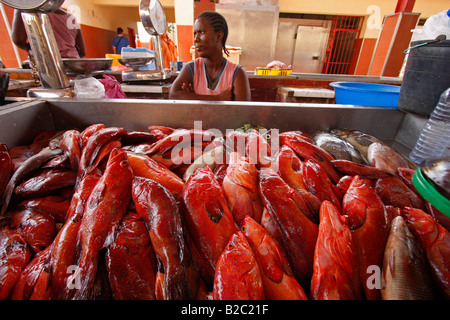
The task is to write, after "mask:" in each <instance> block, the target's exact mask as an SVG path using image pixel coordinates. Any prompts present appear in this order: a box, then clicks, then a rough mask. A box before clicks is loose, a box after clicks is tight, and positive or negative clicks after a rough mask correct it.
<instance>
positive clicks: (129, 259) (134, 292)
mask: <svg viewBox="0 0 450 320" xmlns="http://www.w3.org/2000/svg"><path fill="white" fill-rule="evenodd" d="M106 265H107V268H108V275H109V282H110V285H111V290H112V294H113V297H114V299H116V300H155V298H156V295H155V281H156V260H155V254H154V252H153V248H152V245H151V242H150V236H149V233H148V230H147V227H146V225H145V222H144V221H143V220H142V219H141V218H140V217H139V215H138V214H136V213H135V212H128V214H127V215H126V216H125V217H123V219H122V221H121V222H120V226H119V229H118V232H117V237H116V239H115V240H114V243H113V244H112V245H111V246H109V247H108V249H107V252H106Z"/></svg>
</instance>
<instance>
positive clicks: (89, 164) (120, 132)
mask: <svg viewBox="0 0 450 320" xmlns="http://www.w3.org/2000/svg"><path fill="white" fill-rule="evenodd" d="M126 134H127V131H126V130H125V129H123V128H118V127H108V128H103V129H100V130H98V131H95V132H94V133H93V134H92V135H91V136H89V139H88V140H87V142H86V145H84V146H83V149H82V153H81V158H80V165H79V169H78V177H79V179H80V178H81V177H82V176H84V175H85V174H87V173H89V172H90V171H92V170H93V169H94V168H95V166H94V165H93V164H94V163H95V161H96V159H97V156H98V155H99V153H100V150H101V149H102V148H103V147H104V146H105V145H107V144H108V143H110V142H112V141H115V140H119V139H120V138H122V137H124V136H125V135H126ZM82 139H83V138H82Z"/></svg>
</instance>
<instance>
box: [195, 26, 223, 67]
mask: <svg viewBox="0 0 450 320" xmlns="http://www.w3.org/2000/svg"><path fill="white" fill-rule="evenodd" d="M222 37H223V33H222V32H221V31H219V32H217V33H216V32H214V29H213V28H212V26H211V24H210V23H209V20H208V19H205V18H199V19H197V20H195V24H194V46H195V49H196V50H197V53H198V55H199V56H200V57H202V58H208V57H211V56H213V55H215V54H219V55H222Z"/></svg>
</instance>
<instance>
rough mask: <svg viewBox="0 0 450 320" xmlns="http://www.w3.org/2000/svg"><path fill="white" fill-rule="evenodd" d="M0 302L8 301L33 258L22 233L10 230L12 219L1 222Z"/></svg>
mask: <svg viewBox="0 0 450 320" xmlns="http://www.w3.org/2000/svg"><path fill="white" fill-rule="evenodd" d="M0 252H2V255H1V256H0V300H5V299H7V298H8V297H9V296H10V294H11V292H12V290H13V289H14V286H15V284H16V282H17V280H18V279H19V277H20V275H21V273H22V270H24V269H25V267H26V266H27V265H28V263H29V261H30V258H31V251H30V249H29V246H28V245H27V243H26V242H25V240H24V239H23V237H22V235H21V234H20V232H19V231H18V230H16V229H11V228H10V219H9V218H6V219H2V220H0Z"/></svg>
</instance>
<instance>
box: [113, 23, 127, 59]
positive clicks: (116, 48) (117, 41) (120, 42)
mask: <svg viewBox="0 0 450 320" xmlns="http://www.w3.org/2000/svg"><path fill="white" fill-rule="evenodd" d="M129 46H130V41H129V40H128V39H127V38H125V37H124V36H123V29H122V28H121V27H118V28H117V36H116V37H115V38H114V39H113V42H112V48H113V53H114V54H121V53H122V48H126V47H129Z"/></svg>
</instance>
